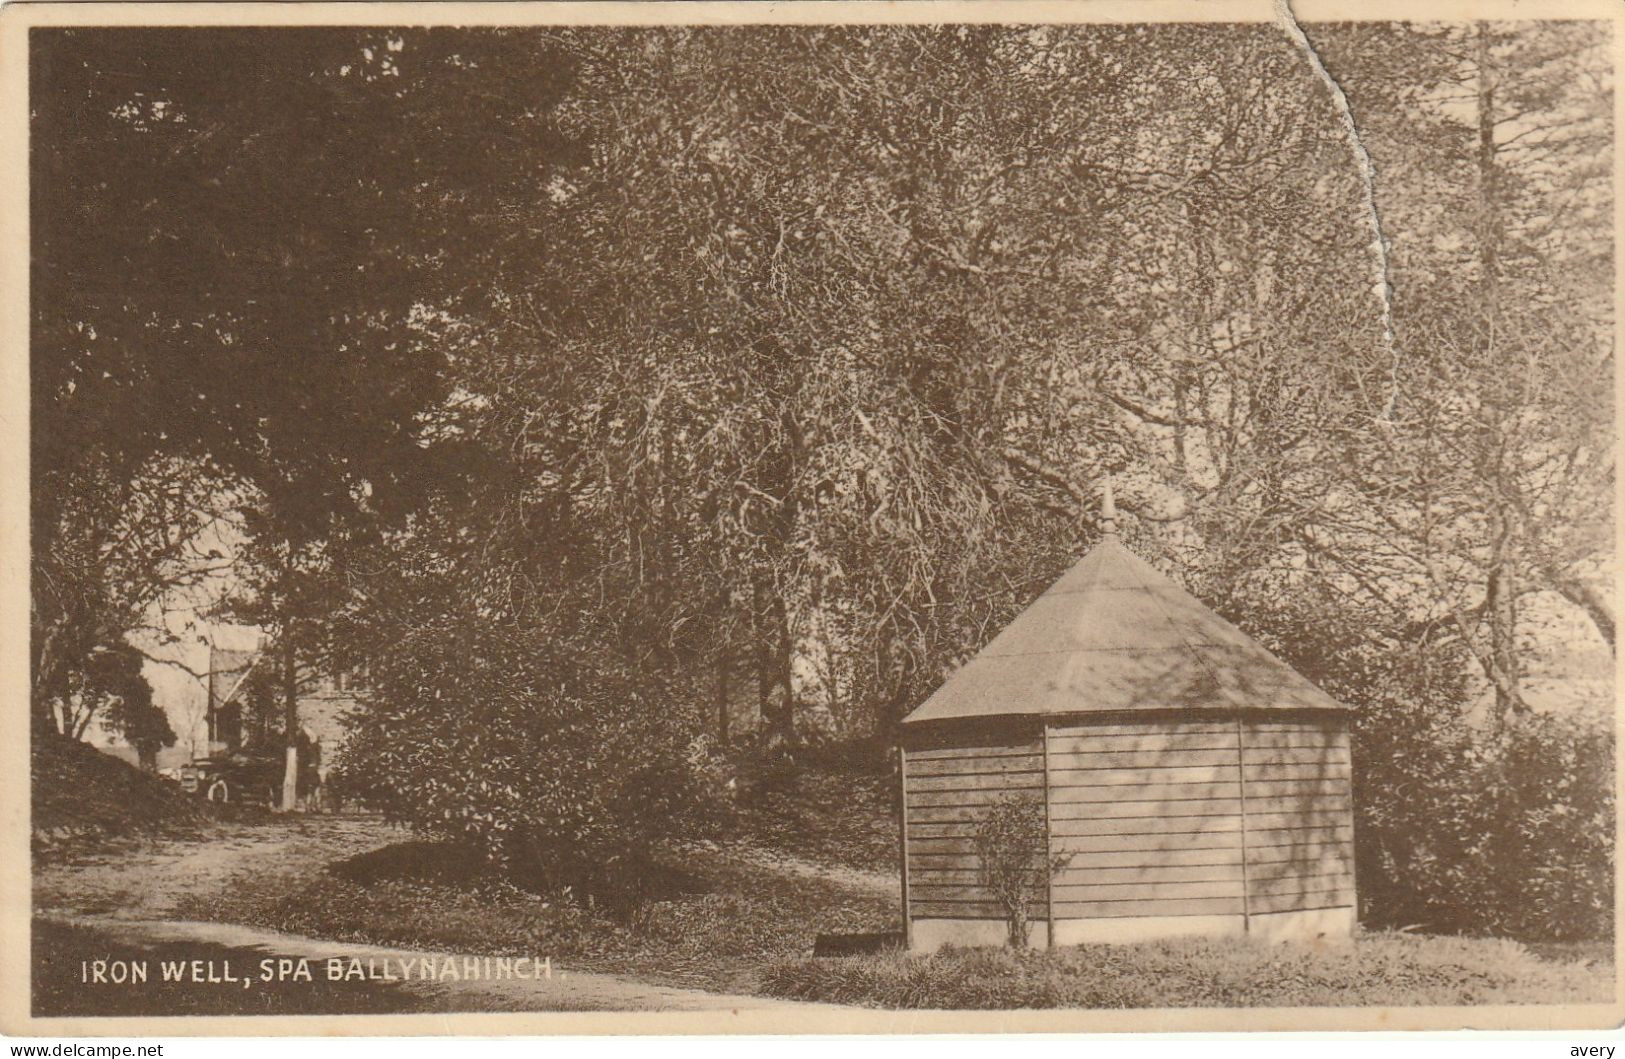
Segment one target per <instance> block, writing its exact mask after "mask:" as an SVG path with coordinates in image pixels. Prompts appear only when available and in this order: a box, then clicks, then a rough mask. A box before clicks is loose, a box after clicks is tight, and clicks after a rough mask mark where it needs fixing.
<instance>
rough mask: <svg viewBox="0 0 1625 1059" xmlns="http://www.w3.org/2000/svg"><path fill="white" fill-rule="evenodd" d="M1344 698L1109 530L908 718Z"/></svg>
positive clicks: (1261, 705) (1277, 705)
mask: <svg viewBox="0 0 1625 1059" xmlns="http://www.w3.org/2000/svg"><path fill="white" fill-rule="evenodd" d="M1344 708H1345V707H1343V706H1342V704H1340V703H1339V702H1337V701H1336V700H1335V699H1333V698H1332V697H1331V696H1330V695H1327V694H1326V693H1325V692H1323V691H1321V690H1320V689H1319V688H1317V687H1315V686H1314V685H1313V684H1311V683H1309V681H1307V680H1305V679H1304V678H1303V677H1302V676H1300V675H1299V674H1298V672H1297V671H1296V670H1294V669H1293V668H1292V667H1291V666H1289V665H1287V664H1286V663H1285V662H1282V661H1281V660H1280V659H1278V658H1276V657H1275V656H1274V655H1272V654H1270V653H1269V652H1268V651H1266V650H1265V649H1264V648H1263V647H1262V646H1260V645H1259V644H1258V643H1257V642H1256V641H1254V640H1253V639H1252V638H1251V637H1249V636H1248V635H1247V634H1246V633H1244V632H1242V631H1241V630H1240V629H1238V628H1236V627H1235V626H1234V625H1232V624H1230V623H1229V622H1227V621H1225V620H1224V619H1223V618H1221V617H1219V616H1218V615H1217V614H1215V613H1213V611H1211V610H1209V609H1208V608H1207V607H1205V606H1203V605H1202V603H1201V601H1200V600H1198V599H1197V598H1196V597H1195V596H1193V595H1191V594H1190V593H1189V592H1187V591H1185V590H1184V589H1183V588H1180V587H1179V586H1178V585H1176V584H1175V583H1174V582H1172V581H1170V580H1169V579H1168V578H1166V577H1164V576H1163V575H1162V574H1159V573H1158V572H1157V571H1156V570H1155V569H1153V568H1152V567H1151V566H1150V564H1148V563H1147V562H1146V561H1145V560H1143V559H1141V558H1140V557H1139V556H1137V555H1135V554H1134V553H1133V552H1131V551H1129V550H1128V549H1127V548H1125V547H1124V546H1123V544H1122V543H1121V542H1120V541H1118V540H1117V539H1116V538H1115V537H1112V536H1108V537H1107V538H1106V539H1105V540H1104V541H1102V542H1101V543H1100V544H1099V545H1098V546H1097V547H1096V548H1095V549H1094V550H1093V551H1091V552H1090V553H1089V554H1088V555H1086V556H1084V557H1083V559H1081V560H1080V561H1079V562H1078V564H1077V565H1076V566H1074V567H1073V568H1072V569H1071V570H1069V571H1067V573H1066V574H1065V575H1064V576H1063V577H1062V578H1061V579H1060V580H1059V581H1057V582H1055V584H1053V585H1051V586H1050V588H1049V590H1048V591H1047V592H1045V593H1044V594H1043V595H1041V596H1039V597H1038V598H1037V599H1036V600H1034V601H1033V603H1032V605H1031V606H1030V607H1028V608H1027V609H1026V610H1024V611H1022V612H1021V614H1020V615H1018V616H1017V617H1016V619H1015V620H1014V621H1012V622H1011V623H1010V624H1009V625H1008V626H1006V627H1005V629H1004V631H1003V632H1001V633H999V635H997V636H995V637H994V638H993V642H991V643H989V644H988V645H987V646H986V647H984V648H982V650H981V651H979V652H978V653H977V654H976V657H974V658H972V659H971V660H970V661H969V662H966V663H965V664H964V665H963V666H961V667H960V668H959V669H958V671H956V672H955V673H954V674H953V675H952V676H950V677H949V678H948V679H947V681H945V682H944V683H943V685H942V686H941V687H940V688H938V689H937V690H936V692H935V693H934V694H932V696H931V697H930V698H928V699H926V700H925V702H924V703H922V704H921V705H920V706H919V708H918V709H916V710H915V711H914V712H913V713H910V714H909V715H908V716H907V717H905V718H904V719H903V723H905V724H914V723H918V722H921V721H937V720H945V719H948V718H966V717H997V716H1006V715H1023V714H1062V713H1068V714H1070V713H1106V712H1120V711H1132V710H1169V709H1187V710H1188V709H1197V710H1233V709H1269V710H1340V709H1344Z"/></svg>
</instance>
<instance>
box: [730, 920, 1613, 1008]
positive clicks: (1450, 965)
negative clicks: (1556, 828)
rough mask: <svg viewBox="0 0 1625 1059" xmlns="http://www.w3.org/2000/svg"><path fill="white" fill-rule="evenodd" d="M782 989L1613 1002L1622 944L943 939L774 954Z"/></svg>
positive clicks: (776, 990)
mask: <svg viewBox="0 0 1625 1059" xmlns="http://www.w3.org/2000/svg"><path fill="white" fill-rule="evenodd" d="M762 989H763V991H764V992H766V993H767V994H769V995H771V996H778V997H784V998H787V999H795V1000H821V1001H829V1002H835V1003H843V1004H862V1005H866V1006H870V1007H880V1008H940V1009H959V1010H972V1009H990V1008H1073V1007H1075V1008H1092V1009H1099V1008H1169V1007H1342V1006H1389V1007H1401V1006H1404V1007H1411V1006H1423V1005H1467V1004H1564V1003H1609V1002H1612V1000H1613V999H1614V967H1613V960H1612V956H1611V953H1609V954H1607V955H1605V956H1602V957H1598V956H1596V955H1595V950H1593V955H1592V957H1591V958H1589V959H1588V958H1579V959H1575V958H1572V957H1570V958H1569V959H1566V960H1565V961H1563V962H1552V961H1549V960H1546V959H1542V958H1540V957H1538V956H1536V955H1535V954H1534V953H1533V952H1531V951H1530V950H1529V949H1526V948H1525V947H1523V946H1521V945H1519V944H1517V943H1515V942H1511V941H1502V940H1497V939H1485V938H1449V937H1432V936H1425V935H1414V934H1392V933H1382V934H1362V935H1360V936H1359V937H1357V938H1356V939H1355V941H1354V942H1353V943H1351V944H1344V945H1324V946H1308V945H1280V944H1269V943H1264V942H1252V943H1247V942H1241V941H1237V940H1235V939H1228V940H1199V939H1182V940H1177V941H1164V942H1156V943H1147V944H1142V945H1081V946H1075V947H1069V948H1063V949H1058V950H1055V951H1053V952H1045V951H1038V950H1035V951H1032V952H1027V953H1021V954H1018V953H1015V952H1012V951H1009V950H1000V949H960V950H945V951H943V952H941V953H938V954H935V955H931V956H909V955H905V954H903V953H900V952H894V953H889V954H885V955H880V956H864V957H855V958H850V959H843V960H815V959H811V958H801V959H794V960H781V961H779V962H777V963H775V964H773V965H772V966H771V967H769V968H768V969H767V970H766V971H765V973H764V974H763V978H762Z"/></svg>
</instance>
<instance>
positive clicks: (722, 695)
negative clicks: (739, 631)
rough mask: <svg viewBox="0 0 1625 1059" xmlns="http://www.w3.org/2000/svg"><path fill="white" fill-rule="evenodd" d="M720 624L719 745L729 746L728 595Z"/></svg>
mask: <svg viewBox="0 0 1625 1059" xmlns="http://www.w3.org/2000/svg"><path fill="white" fill-rule="evenodd" d="M717 615H718V622H719V624H720V625H721V626H722V638H721V643H720V645H719V646H718V648H717V745H718V746H727V745H728V741H729V739H730V737H731V735H732V733H731V732H730V731H729V724H728V722H729V720H730V717H729V709H728V699H729V696H731V695H732V694H733V679H732V678H733V642H732V641H731V640H730V639H729V637H728V593H727V592H726V591H724V592H723V593H722V603H721V606H719V607H718V608H717Z"/></svg>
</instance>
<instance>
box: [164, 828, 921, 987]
mask: <svg viewBox="0 0 1625 1059" xmlns="http://www.w3.org/2000/svg"><path fill="white" fill-rule="evenodd" d="M662 882H663V884H664V888H665V891H666V893H665V896H664V898H663V899H662V900H658V901H654V902H651V903H650V904H649V905H648V906H647V907H646V908H645V909H644V910H643V911H642V912H641V913H640V914H638V915H636V916H634V917H632V918H619V917H616V916H611V915H609V914H607V913H606V912H605V911H604V910H603V909H601V908H597V907H594V906H593V905H591V904H590V903H588V902H582V901H578V900H574V899H572V898H570V897H569V896H561V895H542V894H538V893H535V892H532V891H529V890H526V889H523V888H521V887H519V886H516V885H514V884H513V883H512V882H509V881H506V880H503V879H500V878H496V877H494V876H492V875H490V874H487V873H485V872H484V871H483V870H482V869H481V868H479V866H478V864H477V862H476V860H475V859H474V858H471V857H469V856H467V855H461V854H457V853H448V851H447V849H446V847H444V846H441V845H440V844H438V843H432V842H417V841H408V842H401V843H397V844H394V845H390V846H386V847H384V848H383V849H379V850H376V851H373V852H371V853H366V854H363V855H361V856H358V857H352V858H349V859H348V860H345V861H341V862H339V863H337V864H335V865H331V866H329V869H328V870H326V871H323V872H319V873H317V874H316V875H314V876H312V877H310V878H309V879H307V880H305V881H304V882H303V883H302V884H301V885H300V887H299V888H298V889H297V891H290V890H289V888H288V886H287V884H286V881H285V880H279V879H277V878H276V877H274V876H270V875H266V876H262V877H256V876H251V875H250V876H240V877H238V878H237V879H235V880H234V884H233V885H232V886H231V887H230V888H229V889H227V890H224V891H220V892H213V893H209V894H207V895H198V896H195V897H192V898H190V899H189V900H187V901H186V902H185V903H184V904H182V905H181V906H180V907H179V908H177V909H176V916H177V918H183V919H198V920H210V921H215V922H225V923H243V924H247V925H250V926H257V927H264V928H268V929H271V930H280V931H286V932H290V933H295V934H304V935H307V936H311V937H320V938H327V939H332V940H337V941H358V942H364V943H367V944H374V945H384V946H393V947H400V948H409V949H417V950H422V951H429V952H451V953H480V954H487V955H515V956H522V955H533V954H534V955H537V956H549V957H552V958H553V959H554V961H555V962H557V963H560V964H562V965H563V966H564V967H566V968H571V969H579V970H585V971H606V972H615V973H624V974H629V975H633V976H635V977H637V978H641V979H644V980H646V981H651V982H658V983H661V984H667V985H680V986H687V987H693V988H702V989H711V990H717V991H724V992H749V993H754V992H758V991H759V989H758V987H759V984H760V971H761V968H762V967H763V965H764V964H766V963H768V962H771V961H774V960H780V959H789V958H792V957H797V956H801V955H804V954H806V953H808V952H810V951H811V950H812V945H813V940H814V938H815V936H816V935H817V934H819V933H824V932H830V933H849V932H852V933H856V932H868V931H884V930H897V929H899V928H900V926H901V919H900V915H899V910H898V905H897V897H896V896H895V894H893V893H888V892H887V891H885V890H883V889H875V888H868V887H857V886H853V885H849V884H847V883H843V882H839V881H830V880H825V879H820V878H815V877H809V876H807V875H804V874H803V875H797V874H792V873H788V872H774V871H770V870H764V868H763V866H762V865H761V864H760V863H756V862H751V861H742V860H734V859H732V858H731V857H730V856H729V854H728V853H727V852H726V851H711V852H705V851H694V852H689V853H673V854H671V855H670V856H669V857H668V864H667V868H666V873H665V878H664V879H663V880H662Z"/></svg>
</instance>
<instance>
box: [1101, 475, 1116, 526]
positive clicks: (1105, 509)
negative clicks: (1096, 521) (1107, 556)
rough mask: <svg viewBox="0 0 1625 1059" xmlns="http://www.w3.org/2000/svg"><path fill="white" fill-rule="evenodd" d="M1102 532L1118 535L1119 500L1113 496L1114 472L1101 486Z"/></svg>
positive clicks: (1107, 476)
mask: <svg viewBox="0 0 1625 1059" xmlns="http://www.w3.org/2000/svg"><path fill="white" fill-rule="evenodd" d="M1100 532H1101V533H1102V534H1103V535H1104V536H1107V537H1115V536H1117V501H1116V500H1115V499H1114V498H1113V496H1112V473H1111V472H1110V471H1107V472H1106V480H1105V482H1104V483H1103V484H1102V485H1101V487H1100Z"/></svg>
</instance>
